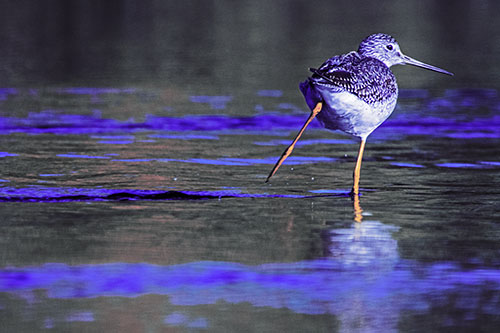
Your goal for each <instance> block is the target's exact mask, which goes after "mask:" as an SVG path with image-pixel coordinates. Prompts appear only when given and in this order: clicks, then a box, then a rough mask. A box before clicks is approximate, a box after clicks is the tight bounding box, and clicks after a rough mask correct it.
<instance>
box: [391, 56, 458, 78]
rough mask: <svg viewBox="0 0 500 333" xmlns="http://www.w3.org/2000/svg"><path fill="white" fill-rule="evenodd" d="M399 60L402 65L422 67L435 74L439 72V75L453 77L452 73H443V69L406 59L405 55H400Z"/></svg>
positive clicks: (410, 58)
mask: <svg viewBox="0 0 500 333" xmlns="http://www.w3.org/2000/svg"><path fill="white" fill-rule="evenodd" d="M401 58H402V59H403V61H404V63H405V64H408V65H413V66H417V67H422V68H425V69H429V70H431V71H435V72H439V73H443V74H448V75H453V73H450V72H448V71H445V70H444V69H441V68H438V67H435V66H432V65H428V64H426V63H424V62H421V61H418V60H415V59H413V58H412V57H408V56H407V55H404V54H402V55H401Z"/></svg>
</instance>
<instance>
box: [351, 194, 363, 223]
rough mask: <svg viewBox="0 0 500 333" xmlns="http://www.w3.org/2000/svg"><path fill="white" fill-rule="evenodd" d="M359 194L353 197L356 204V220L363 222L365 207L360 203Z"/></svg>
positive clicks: (354, 204)
mask: <svg viewBox="0 0 500 333" xmlns="http://www.w3.org/2000/svg"><path fill="white" fill-rule="evenodd" d="M359 197H360V196H359V195H357V194H355V195H353V197H352V200H353V206H354V221H355V222H358V223H361V222H363V209H362V208H361V205H360V203H359Z"/></svg>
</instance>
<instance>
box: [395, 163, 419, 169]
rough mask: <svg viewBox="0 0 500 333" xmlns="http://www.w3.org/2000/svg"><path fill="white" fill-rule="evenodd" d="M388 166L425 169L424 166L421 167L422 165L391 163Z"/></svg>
mask: <svg viewBox="0 0 500 333" xmlns="http://www.w3.org/2000/svg"><path fill="white" fill-rule="evenodd" d="M390 164H391V165H394V166H398V167H402V168H425V166H423V165H422V164H414V163H403V162H391V163H390Z"/></svg>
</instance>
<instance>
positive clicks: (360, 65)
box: [310, 52, 397, 104]
mask: <svg viewBox="0 0 500 333" xmlns="http://www.w3.org/2000/svg"><path fill="white" fill-rule="evenodd" d="M310 70H311V72H312V73H313V75H312V77H311V80H312V81H313V83H314V84H317V85H321V86H326V87H328V88H329V90H331V92H332V93H335V92H339V91H346V92H349V93H352V94H354V95H356V96H358V97H359V98H360V99H361V100H363V101H365V102H367V103H369V104H372V103H374V102H379V101H383V100H384V99H385V98H387V96H389V93H393V92H396V93H397V85H396V79H395V77H394V75H393V74H392V72H391V70H390V69H389V67H387V66H386V65H385V64H384V63H382V62H381V61H379V60H377V59H374V58H368V57H360V56H359V55H358V53H357V52H350V53H347V54H344V55H340V56H335V57H333V58H330V59H328V60H327V61H325V63H324V64H323V65H321V67H320V68H318V69H313V68H311V69H310Z"/></svg>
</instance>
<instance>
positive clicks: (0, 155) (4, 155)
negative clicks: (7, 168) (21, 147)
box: [0, 151, 19, 157]
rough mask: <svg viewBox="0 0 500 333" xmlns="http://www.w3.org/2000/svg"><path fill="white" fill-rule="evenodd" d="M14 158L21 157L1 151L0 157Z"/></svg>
mask: <svg viewBox="0 0 500 333" xmlns="http://www.w3.org/2000/svg"><path fill="white" fill-rule="evenodd" d="M9 156H10V157H12V156H19V155H18V154H12V153H7V152H5V151H0V157H9Z"/></svg>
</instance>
